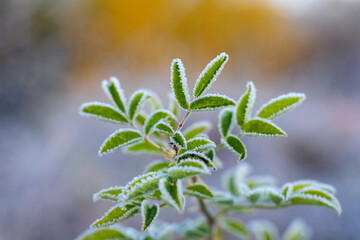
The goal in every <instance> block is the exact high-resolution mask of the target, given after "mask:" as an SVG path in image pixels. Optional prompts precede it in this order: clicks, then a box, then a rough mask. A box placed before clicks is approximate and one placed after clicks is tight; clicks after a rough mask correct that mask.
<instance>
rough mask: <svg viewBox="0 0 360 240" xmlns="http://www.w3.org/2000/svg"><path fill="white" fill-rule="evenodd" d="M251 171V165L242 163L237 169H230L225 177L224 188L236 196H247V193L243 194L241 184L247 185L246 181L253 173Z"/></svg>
mask: <svg viewBox="0 0 360 240" xmlns="http://www.w3.org/2000/svg"><path fill="white" fill-rule="evenodd" d="M251 171H252V168H251V166H250V164H248V163H246V162H242V163H240V164H239V165H237V166H236V167H235V169H230V170H229V171H228V172H227V173H226V174H224V175H223V176H224V178H223V185H224V188H225V189H227V190H228V191H229V192H230V193H231V194H233V195H235V196H239V195H245V194H246V193H243V192H241V191H240V190H241V189H240V187H239V186H240V184H242V186H243V185H245V184H244V183H245V179H246V178H247V176H248V175H249V174H250V173H251ZM245 187H247V185H245ZM247 188H248V187H247ZM246 192H247V191H246Z"/></svg>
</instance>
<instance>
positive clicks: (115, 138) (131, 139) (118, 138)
mask: <svg viewBox="0 0 360 240" xmlns="http://www.w3.org/2000/svg"><path fill="white" fill-rule="evenodd" d="M142 138H143V137H142V135H141V132H140V131H138V130H133V129H120V130H118V131H116V132H114V133H113V134H111V135H110V136H109V137H108V138H107V139H106V140H105V141H104V143H103V144H102V145H101V147H100V150H99V155H100V156H102V155H105V154H108V153H110V152H113V151H114V150H116V149H118V148H121V147H124V146H128V145H130V144H133V143H136V142H138V141H140V140H141V139H142Z"/></svg>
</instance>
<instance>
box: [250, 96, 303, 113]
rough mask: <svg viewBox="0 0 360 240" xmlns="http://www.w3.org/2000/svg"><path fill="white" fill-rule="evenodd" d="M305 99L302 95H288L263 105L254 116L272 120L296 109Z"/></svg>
mask: <svg viewBox="0 0 360 240" xmlns="http://www.w3.org/2000/svg"><path fill="white" fill-rule="evenodd" d="M305 99H306V96H305V94H303V93H288V94H284V95H281V96H279V97H277V98H273V99H271V100H270V101H269V102H268V103H266V104H264V105H263V106H262V107H261V108H260V109H259V110H258V112H257V113H256V116H258V117H260V118H266V119H274V118H276V117H278V116H280V115H282V114H284V113H286V112H288V111H290V110H292V109H294V108H296V107H298V106H299V105H300V104H301V103H302V102H303V101H304V100H305Z"/></svg>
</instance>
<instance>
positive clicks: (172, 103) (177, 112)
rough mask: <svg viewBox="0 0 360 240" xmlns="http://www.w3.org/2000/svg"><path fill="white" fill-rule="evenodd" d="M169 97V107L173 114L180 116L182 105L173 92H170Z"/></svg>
mask: <svg viewBox="0 0 360 240" xmlns="http://www.w3.org/2000/svg"><path fill="white" fill-rule="evenodd" d="M168 97H169V106H168V109H169V111H170V112H172V114H174V115H175V116H176V117H177V118H179V116H180V107H179V105H178V104H177V101H176V99H175V97H174V95H173V94H168Z"/></svg>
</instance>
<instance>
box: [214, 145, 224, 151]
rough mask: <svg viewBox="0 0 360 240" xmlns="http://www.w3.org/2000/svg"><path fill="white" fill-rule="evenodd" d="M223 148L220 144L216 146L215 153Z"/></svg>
mask: <svg viewBox="0 0 360 240" xmlns="http://www.w3.org/2000/svg"><path fill="white" fill-rule="evenodd" d="M223 147H224V144H223V143H220V144H219V145H217V146H216V148H215V151H219V150H220V149H221V148H223Z"/></svg>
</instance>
